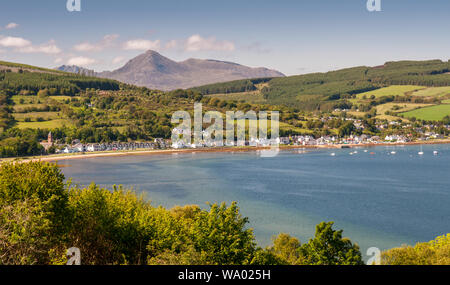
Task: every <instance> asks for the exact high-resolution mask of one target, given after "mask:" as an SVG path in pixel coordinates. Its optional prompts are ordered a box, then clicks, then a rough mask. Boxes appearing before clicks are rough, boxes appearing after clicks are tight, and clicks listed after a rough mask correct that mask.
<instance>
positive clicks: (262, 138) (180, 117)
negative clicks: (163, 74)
mask: <svg viewBox="0 0 450 285" xmlns="http://www.w3.org/2000/svg"><path fill="white" fill-rule="evenodd" d="M202 110H203V106H202V104H201V103H195V104H194V127H193V128H192V119H191V115H190V114H189V112H187V111H177V112H175V113H174V114H173V115H172V124H179V125H178V126H177V127H176V128H174V129H173V130H172V147H173V148H176V149H177V148H201V147H223V146H229V147H232V146H255V147H258V146H260V147H270V150H262V151H261V152H260V154H261V156H262V157H274V156H276V155H277V154H278V146H279V144H280V127H279V125H280V123H279V119H280V115H279V112H278V111H271V112H266V111H261V112H259V114H256V112H255V111H252V110H250V111H247V112H246V113H244V112H242V111H236V112H235V111H227V112H226V114H223V113H220V112H218V111H208V112H206V113H205V114H204V116H203V111H202ZM269 114H270V128H268V122H269V120H268V117H269ZM224 118H225V123H226V125H225V127H224ZM180 121H181V123H180ZM204 124H205V125H209V126H208V127H207V128H205V129H204V128H203V125H204ZM247 124H248V128H247ZM224 129H225V136H224ZM247 130H248V131H247ZM269 134H270V138H269Z"/></svg>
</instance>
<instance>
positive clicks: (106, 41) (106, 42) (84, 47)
mask: <svg viewBox="0 0 450 285" xmlns="http://www.w3.org/2000/svg"><path fill="white" fill-rule="evenodd" d="M118 37H119V35H116V34H112V35H106V36H104V37H103V39H102V40H101V41H99V42H97V43H93V44H92V43H90V42H84V43H80V44H78V45H76V46H74V47H73V49H74V50H76V51H80V52H89V51H96V52H98V51H102V50H104V49H106V48H108V47H111V46H113V45H114V41H115V40H116V39H117V38H118Z"/></svg>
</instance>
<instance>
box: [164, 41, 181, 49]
mask: <svg viewBox="0 0 450 285" xmlns="http://www.w3.org/2000/svg"><path fill="white" fill-rule="evenodd" d="M177 45H178V42H177V41H176V40H171V41H169V42H167V43H166V45H165V48H166V49H173V48H176V47H177Z"/></svg>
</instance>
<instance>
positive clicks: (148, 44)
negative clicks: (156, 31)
mask: <svg viewBox="0 0 450 285" xmlns="http://www.w3.org/2000/svg"><path fill="white" fill-rule="evenodd" d="M160 48H161V41H160V40H156V41H149V40H144V39H137V40H130V41H127V42H125V43H124V45H123V49H125V50H149V49H152V50H159V49H160Z"/></svg>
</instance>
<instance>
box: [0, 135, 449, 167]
mask: <svg viewBox="0 0 450 285" xmlns="http://www.w3.org/2000/svg"><path fill="white" fill-rule="evenodd" d="M441 144H450V139H445V140H433V141H424V142H407V143H370V144H339V145H289V146H288V145H284V146H279V150H289V149H342V148H373V147H377V146H409V145H441ZM269 149H271V147H247V146H246V147H215V148H200V149H157V150H135V151H115V152H95V153H81V154H69V155H55V156H42V157H23V158H7V159H3V160H0V163H3V162H6V161H12V162H30V161H46V162H58V161H61V160H71V159H88V158H97V157H115V156H133V155H162V154H178V153H203V152H205V153H207V152H221V153H227V152H256V151H261V150H269Z"/></svg>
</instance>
